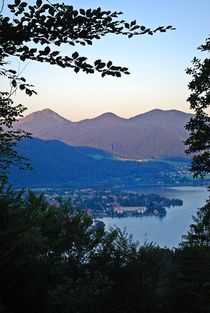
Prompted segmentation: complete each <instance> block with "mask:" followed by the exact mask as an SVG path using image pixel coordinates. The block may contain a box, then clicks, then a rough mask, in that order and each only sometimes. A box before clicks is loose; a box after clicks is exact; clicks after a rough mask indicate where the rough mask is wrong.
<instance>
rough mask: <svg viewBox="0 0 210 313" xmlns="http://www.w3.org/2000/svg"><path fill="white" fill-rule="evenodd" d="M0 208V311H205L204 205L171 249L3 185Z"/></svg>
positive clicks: (209, 238) (208, 266) (207, 249)
mask: <svg viewBox="0 0 210 313" xmlns="http://www.w3.org/2000/svg"><path fill="white" fill-rule="evenodd" d="M0 208H1V210H0V305H1V310H2V312H5V313H9V312H14V313H16V312H21V313H26V312H27V313H28V312H30V313H42V312H43V313H45V312H46V313H47V312H50V313H53V312H56V313H59V312H60V313H65V312H66V313H67V312H71V313H88V312H91V313H94V312H95V313H98V312H102V313H103V312H104V313H122V312H124V313H132V312H133V313H135V312H138V313H139V312H145V313H150V312H151V313H163V312H164V313H168V312H172V313H175V312H176V313H181V312H182V313H185V312H186V313H189V312H191V313H195V312H196V313H205V312H206V313H207V312H208V313H209V309H210V232H209V230H210V226H209V225H210V223H209V221H210V216H209V212H210V210H209V202H208V203H207V204H206V206H205V207H204V208H202V209H201V210H200V211H199V213H198V215H197V217H196V218H195V224H194V225H191V228H190V230H189V232H188V235H187V236H186V237H185V238H184V239H183V242H182V244H181V245H180V247H179V248H177V249H174V250H170V249H167V248H160V247H158V246H155V245H153V244H145V245H143V246H140V247H139V246H138V244H137V243H135V242H134V241H133V240H132V238H131V237H129V236H128V235H127V234H126V233H125V232H122V231H121V230H120V229H112V230H110V231H106V230H105V229H104V225H103V223H99V224H94V223H93V221H92V220H91V218H90V217H89V216H88V215H87V214H85V213H84V212H82V211H78V210H77V211H74V210H73V209H72V208H71V205H70V204H69V203H63V204H62V205H61V207H60V208H56V207H54V206H49V205H48V204H47V203H46V202H45V200H44V198H43V196H42V195H40V196H36V195H35V194H34V193H33V192H31V191H29V192H27V193H25V192H23V191H21V192H19V193H15V192H14V191H12V190H11V189H10V188H7V187H6V186H4V185H2V186H1V190H0Z"/></svg>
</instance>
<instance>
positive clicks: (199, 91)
mask: <svg viewBox="0 0 210 313" xmlns="http://www.w3.org/2000/svg"><path fill="white" fill-rule="evenodd" d="M199 49H200V50H201V51H205V52H210V38H207V39H206V43H205V44H204V45H202V46H201V47H200V48H199ZM192 63H193V68H188V69H187V70H186V72H187V74H189V75H192V77H193V79H192V81H191V82H190V84H189V89H190V91H191V95H190V96H189V98H188V99H187V101H188V102H189V103H190V108H191V109H193V110H194V111H195V116H194V117H192V118H191V120H190V122H189V123H187V125H186V129H187V130H189V131H190V132H191V133H190V136H189V138H188V139H187V140H186V145H188V149H187V151H186V152H187V153H188V154H194V156H193V163H192V171H193V172H194V175H195V176H198V175H201V176H204V175H205V174H208V173H209V172H210V117H209V116H208V114H207V113H206V109H207V108H208V107H209V104H210V79H209V77H210V59H209V58H205V59H204V60H203V61H201V60H199V59H197V58H194V59H193V61H192Z"/></svg>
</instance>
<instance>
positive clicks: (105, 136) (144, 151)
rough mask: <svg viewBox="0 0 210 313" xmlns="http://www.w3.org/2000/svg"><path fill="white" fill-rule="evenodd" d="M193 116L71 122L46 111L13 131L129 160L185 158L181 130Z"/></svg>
mask: <svg viewBox="0 0 210 313" xmlns="http://www.w3.org/2000/svg"><path fill="white" fill-rule="evenodd" d="M191 116H192V115H191V114H188V113H184V112H181V111H177V110H168V111H163V110H153V111H150V112H147V113H144V114H140V115H137V116H135V117H132V118H130V119H124V118H120V117H118V116H117V115H115V114H113V113H104V114H102V115H100V116H98V117H96V118H93V119H87V120H83V121H80V122H71V121H69V120H67V119H64V118H62V117H60V116H59V115H58V114H56V113H55V112H53V111H51V110H49V109H46V110H43V111H40V112H35V113H32V114H30V115H29V116H27V117H25V118H22V119H21V120H20V121H19V123H18V124H16V127H19V128H22V129H24V130H27V131H30V132H32V133H33V135H34V136H35V137H38V138H41V139H57V140H60V141H62V142H64V143H66V144H69V145H73V146H89V147H95V148H98V149H103V150H105V151H108V152H110V153H112V154H114V155H116V156H120V157H123V158H128V159H148V158H149V159H151V158H157V159H158V158H164V157H169V156H184V155H185V153H184V151H185V146H184V144H183V141H184V140H185V139H186V138H187V132H186V130H185V128H184V126H185V124H186V123H187V121H189V119H190V117H191Z"/></svg>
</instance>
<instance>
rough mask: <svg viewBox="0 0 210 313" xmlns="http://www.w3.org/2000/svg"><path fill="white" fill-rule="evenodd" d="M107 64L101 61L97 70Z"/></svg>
mask: <svg viewBox="0 0 210 313" xmlns="http://www.w3.org/2000/svg"><path fill="white" fill-rule="evenodd" d="M105 66H106V63H103V62H101V63H100V64H98V65H97V70H100V69H102V68H104V67H105Z"/></svg>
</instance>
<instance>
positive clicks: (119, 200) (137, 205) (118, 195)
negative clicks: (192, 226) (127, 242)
mask: <svg viewBox="0 0 210 313" xmlns="http://www.w3.org/2000/svg"><path fill="white" fill-rule="evenodd" d="M36 192H40V190H37V191H36ZM44 196H45V198H46V200H47V202H48V203H49V204H50V205H55V206H57V207H59V206H60V203H62V202H65V201H69V202H70V203H71V205H72V208H73V209H78V208H80V209H82V210H85V211H86V212H87V213H88V214H89V215H90V216H91V217H93V218H102V217H127V216H145V215H150V216H151V215H155V216H165V215H166V214H167V212H166V208H170V207H172V206H182V205H183V201H182V200H180V199H168V198H166V197H163V196H160V195H157V194H153V193H152V194H141V193H139V192H134V191H121V190H112V189H107V190H96V189H92V188H85V189H75V190H67V189H53V188H48V189H46V190H45V191H44Z"/></svg>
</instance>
